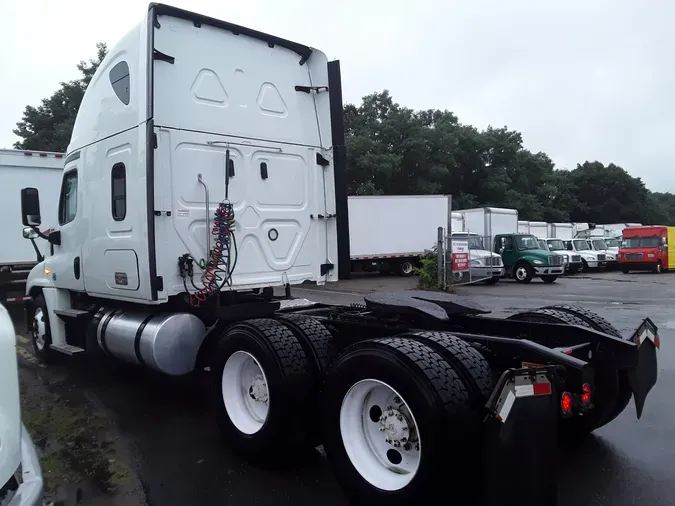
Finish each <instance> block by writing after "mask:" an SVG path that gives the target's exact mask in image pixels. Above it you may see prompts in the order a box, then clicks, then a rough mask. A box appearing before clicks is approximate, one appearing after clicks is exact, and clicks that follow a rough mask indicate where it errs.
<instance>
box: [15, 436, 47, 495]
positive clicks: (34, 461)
mask: <svg viewBox="0 0 675 506" xmlns="http://www.w3.org/2000/svg"><path fill="white" fill-rule="evenodd" d="M21 474H22V481H21V484H20V485H19V488H17V489H16V492H15V493H14V496H13V497H12V499H10V501H9V504H8V506H42V491H43V485H44V483H43V478H42V469H40V461H39V460H38V456H37V452H36V450H35V446H34V445H33V440H32V438H31V437H30V434H29V433H28V431H27V430H26V427H24V426H22V427H21Z"/></svg>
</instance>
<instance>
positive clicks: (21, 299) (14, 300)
mask: <svg viewBox="0 0 675 506" xmlns="http://www.w3.org/2000/svg"><path fill="white" fill-rule="evenodd" d="M30 299H31V298H30V297H7V299H5V300H6V302H24V301H26V300H30Z"/></svg>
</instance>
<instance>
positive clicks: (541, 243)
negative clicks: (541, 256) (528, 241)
mask: <svg viewBox="0 0 675 506" xmlns="http://www.w3.org/2000/svg"><path fill="white" fill-rule="evenodd" d="M537 243H539V249H544V250H548V245H547V244H546V241H545V240H544V239H537Z"/></svg>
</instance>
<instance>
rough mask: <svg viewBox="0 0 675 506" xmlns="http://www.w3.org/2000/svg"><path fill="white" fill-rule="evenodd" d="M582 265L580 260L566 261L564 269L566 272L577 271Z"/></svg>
mask: <svg viewBox="0 0 675 506" xmlns="http://www.w3.org/2000/svg"><path fill="white" fill-rule="evenodd" d="M582 265H583V264H582V263H581V262H568V263H567V265H566V266H565V270H566V271H567V272H577V271H578V270H579V269H581V266H582Z"/></svg>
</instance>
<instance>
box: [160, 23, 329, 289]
mask: <svg viewBox="0 0 675 506" xmlns="http://www.w3.org/2000/svg"><path fill="white" fill-rule="evenodd" d="M158 24H159V28H158V27H155V43H154V45H155V50H156V51H159V52H160V53H162V54H164V55H168V57H170V58H168V57H160V58H159V59H155V61H154V121H155V132H156V133H157V137H158V147H157V150H156V154H155V209H156V210H161V211H170V212H171V215H170V216H162V217H161V219H160V218H158V219H157V220H156V244H157V248H156V249H157V265H158V273H157V274H158V275H161V276H163V277H164V279H165V280H167V279H168V280H169V283H168V289H169V290H170V293H169V295H170V294H171V292H177V291H182V290H183V288H182V280H181V278H180V277H178V276H177V275H176V273H177V269H176V267H175V263H176V259H177V257H178V256H180V255H182V254H184V253H190V254H191V255H192V256H193V257H194V258H195V259H197V260H200V259H206V258H207V257H208V251H207V241H208V239H207V235H208V231H207V228H206V227H207V219H208V220H209V222H210V226H211V227H212V226H213V215H214V212H215V211H216V209H217V207H218V204H219V203H220V202H222V201H224V200H225V198H226V196H225V189H226V184H225V181H226V170H227V169H226V166H225V165H226V164H225V158H226V152H227V151H228V150H229V157H230V159H231V161H232V165H231V167H230V172H229V194H228V197H229V201H230V202H231V203H232V204H233V206H234V210H235V216H236V239H237V246H238V256H237V258H238V260H237V264H236V269H235V271H234V276H233V278H232V281H233V285H236V286H237V287H245V286H249V287H254V286H273V285H280V284H282V282H284V283H285V282H290V283H299V282H302V281H303V280H307V279H311V280H318V281H320V282H321V281H327V280H330V279H332V278H333V277H335V278H336V277H337V268H334V269H332V270H327V268H326V267H323V268H322V265H325V264H330V263H335V261H336V258H335V255H336V251H337V245H336V234H335V232H334V230H335V224H334V219H332V218H330V217H329V216H330V215H334V213H335V209H334V204H333V201H334V190H333V172H332V163H329V164H328V165H326V161H328V162H331V161H332V160H331V155H330V151H329V150H327V149H326V148H327V147H329V146H330V143H331V138H330V113H329V103H328V93H326V92H325V91H324V92H319V93H317V92H315V91H310V92H306V91H302V89H301V90H297V89H296V87H305V89H306V88H307V87H311V86H327V70H326V63H327V62H326V58H325V56H324V55H323V54H322V53H320V52H318V51H316V52H313V53H312V55H311V56H310V58H309V60H308V61H307V62H305V63H303V64H302V65H301V64H300V61H301V56H300V55H299V54H298V53H297V52H296V51H294V50H292V49H288V48H286V47H282V46H281V45H274V44H270V43H269V42H267V41H264V40H260V39H258V38H254V37H250V36H246V35H245V34H243V33H242V34H236V33H233V31H229V30H227V29H224V28H219V27H215V26H209V25H207V24H199V26H196V25H197V24H198V23H195V22H193V21H191V20H186V19H180V18H177V17H172V16H165V15H160V16H158ZM200 175H201V180H200ZM207 191H208V199H209V206H208V209H207V207H206V204H205V201H206V197H207ZM329 203H330V204H329ZM207 216H208V218H207ZM210 241H211V247H212V248H213V246H214V239H213V238H211V239H210ZM160 269H163V270H162V272H160ZM199 272H200V271H199V270H197V273H199ZM322 273H323V274H322ZM165 285H167V283H166V282H165Z"/></svg>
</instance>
